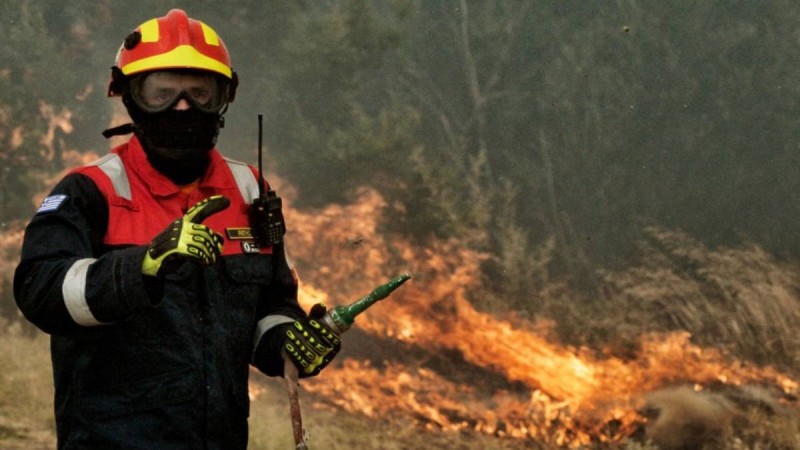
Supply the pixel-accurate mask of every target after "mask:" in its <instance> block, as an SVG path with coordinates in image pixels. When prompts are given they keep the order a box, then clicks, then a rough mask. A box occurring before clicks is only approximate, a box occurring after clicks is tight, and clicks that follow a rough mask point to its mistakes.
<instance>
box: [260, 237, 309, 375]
mask: <svg viewBox="0 0 800 450" xmlns="http://www.w3.org/2000/svg"><path fill="white" fill-rule="evenodd" d="M285 251H286V250H285V248H284V244H280V245H277V246H275V248H274V253H273V256H274V268H275V273H274V277H273V280H272V283H271V286H270V292H271V296H270V299H263V301H262V303H261V305H260V307H259V314H258V315H259V318H261V319H263V318H266V317H282V318H285V319H286V320H287V321H288V320H290V319H291V320H300V319H305V318H306V317H307V315H306V312H305V311H303V309H302V308H301V307H300V305H299V303H298V301H297V291H298V285H297V275H296V274H295V273H294V268H293V267H292V265H291V264H290V263H289V261H288V258H287V256H286V253H285ZM288 323H290V322H287V323H283V324H277V325H275V326H273V327H271V328H270V329H269V330H267V331H266V332H265V333H264V334H263V335H262V336H261V338H260V339H259V340H258V342H257V343H256V347H255V349H254V351H253V361H252V363H253V366H255V367H256V368H257V369H258V370H260V371H261V372H262V373H264V374H265V375H269V376H281V375H283V355H282V351H283V349H282V345H283V343H284V335H285V330H286V328H287V327H288V326H289V325H288Z"/></svg>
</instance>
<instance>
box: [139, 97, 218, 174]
mask: <svg viewBox="0 0 800 450" xmlns="http://www.w3.org/2000/svg"><path fill="white" fill-rule="evenodd" d="M125 106H127V109H128V113H129V114H130V116H131V118H132V119H133V122H134V124H135V127H134V133H136V136H137V137H138V138H139V141H140V142H141V143H142V147H143V148H144V151H145V153H146V154H147V160H148V161H150V164H152V165H153V167H154V168H155V169H156V170H157V171H159V172H160V173H162V174H163V175H164V176H166V177H167V178H169V179H170V180H172V181H173V182H175V183H176V184H188V183H191V182H192V181H194V180H196V179H198V178H200V177H201V176H203V174H204V173H205V171H206V169H207V168H208V165H209V164H210V162H211V149H213V148H214V145H215V144H216V143H217V136H218V135H219V129H220V125H221V122H222V119H221V116H220V114H219V113H207V112H202V111H199V110H197V109H195V108H189V109H187V110H180V111H179V110H175V109H168V110H166V111H162V112H158V113H146V112H144V111H142V110H141V109H140V108H139V107H138V106H137V105H136V104H135V103H134V102H132V101H126V102H125Z"/></svg>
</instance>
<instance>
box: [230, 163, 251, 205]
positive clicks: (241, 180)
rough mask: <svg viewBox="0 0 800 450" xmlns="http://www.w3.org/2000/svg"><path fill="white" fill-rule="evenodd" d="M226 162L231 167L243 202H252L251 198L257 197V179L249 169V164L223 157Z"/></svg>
mask: <svg viewBox="0 0 800 450" xmlns="http://www.w3.org/2000/svg"><path fill="white" fill-rule="evenodd" d="M225 162H226V163H228V168H230V169H231V173H232V174H233V179H234V180H236V186H237V187H238V188H239V192H240V193H241V194H242V198H243V199H244V201H245V202H248V203H252V202H253V200H255V199H257V198H258V180H256V176H255V175H253V171H252V170H250V166H248V165H247V164H245V163H243V162H239V161H235V160H233V159H228V158H225Z"/></svg>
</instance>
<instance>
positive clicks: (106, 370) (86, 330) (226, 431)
mask: <svg viewBox="0 0 800 450" xmlns="http://www.w3.org/2000/svg"><path fill="white" fill-rule="evenodd" d="M236 88H237V77H236V73H235V72H234V71H233V69H232V67H231V62H230V57H229V54H228V51H227V49H226V47H225V45H224V43H223V41H222V39H220V37H219V36H218V35H217V34H216V32H215V31H214V30H213V29H212V28H210V27H209V26H208V25H206V24H204V23H202V22H200V21H198V20H195V19H192V18H189V17H187V15H186V13H185V12H184V11H182V10H179V9H173V10H171V11H169V12H168V14H167V15H166V16H164V17H160V18H155V19H152V20H149V21H147V22H145V23H142V24H141V25H140V26H139V27H138V28H136V29H135V30H134V31H133V32H132V33H131V34H129V35H128V36H127V37H126V38H125V40H124V42H123V44H122V46H121V47H120V49H119V52H118V54H117V58H116V63H115V65H114V67H113V69H112V74H111V81H110V85H109V96H119V97H121V98H122V101H123V103H124V105H125V107H126V109H127V111H128V114H129V115H130V117H131V120H132V123H130V124H126V125H123V126H120V127H116V128H113V129H110V130H106V132H105V133H104V134H105V135H106V136H107V137H108V136H112V135H120V134H128V133H132V135H131V136H130V138H129V140H128V141H127V143H124V144H122V145H120V146H117V147H115V148H114V149H113V150H111V152H110V153H109V154H108V155H106V156H105V157H102V158H100V159H99V160H97V161H95V162H93V163H91V164H88V165H86V166H84V167H80V168H77V169H75V170H73V171H71V172H70V173H69V174H68V175H66V176H65V177H64V178H63V179H62V180H61V181H60V182H59V183H58V184H57V185H56V186H55V188H54V189H53V190H52V192H51V193H50V194H49V195H48V196H47V198H45V200H44V201H43V202H42V204H41V206H40V207H39V209H38V210H37V211H36V213H35V214H34V216H33V218H32V220H31V222H30V223H29V225H28V227H27V228H26V232H25V238H24V242H23V247H22V255H21V261H20V264H19V266H18V267H17V270H16V272H15V276H14V295H15V299H16V302H17V305H18V306H19V308H20V310H21V311H22V313H23V314H24V315H25V317H26V318H27V319H28V320H30V321H31V322H32V323H34V324H35V325H36V326H38V327H39V328H40V329H41V330H43V331H45V332H46V333H49V334H50V335H51V337H52V339H51V353H52V362H53V372H54V384H55V417H56V428H57V436H58V448H59V449H114V448H126V449H134V448H135V449H166V448H169V449H201V448H202V449H226V450H229V449H244V448H246V447H247V442H248V430H247V427H248V425H247V418H248V413H249V397H248V374H249V366H250V365H253V366H254V367H256V368H257V369H259V370H260V371H261V372H263V373H265V374H267V375H269V376H280V375H282V374H283V367H284V364H285V361H291V363H293V364H295V365H296V366H297V367H298V369H301V370H300V373H301V376H303V375H304V376H313V375H316V374H317V373H319V371H320V370H321V369H322V368H323V367H325V366H326V365H327V364H328V363H329V362H330V360H331V359H332V358H333V357H334V355H336V353H337V352H338V350H339V348H340V341H339V337H338V336H337V335H336V334H335V333H333V332H332V331H331V330H330V329H328V328H327V327H325V326H324V325H323V324H320V322H318V321H316V320H315V318H316V315H313V317H309V316H308V315H307V314H306V313H305V312H304V311H303V310H302V309H301V308H300V306H299V304H298V302H297V277H296V275H295V273H294V269H293V267H292V266H291V265H290V263H289V262H288V260H287V258H286V253H285V249H284V245H283V241H282V239H280V240H278V241H276V242H274V243H269V244H264V243H262V242H258V241H256V240H254V239H253V234H254V233H253V232H252V229H253V227H255V226H259V224H254V223H252V222H251V219H250V218H249V217H250V216H251V214H248V211H249V210H250V209H251V204H252V203H253V201H254V199H255V198H256V196H258V193H259V192H265V191H263V190H262V191H260V190H259V183H263V184H261V186H260V187H261V188H262V189H266V190H267V191H269V187H268V185H267V184H266V182H265V181H262V178H261V177H260V174H258V173H257V170H256V169H255V168H254V167H252V166H250V165H248V164H244V163H241V162H237V161H234V160H232V159H229V158H225V157H223V156H222V155H221V154H220V153H219V152H218V150H217V149H216V148H215V143H216V140H217V135H218V133H219V129H220V124H221V122H222V115H223V113H224V112H225V110H226V108H227V106H228V104H229V103H230V102H232V101H233V99H234V95H235V92H236ZM252 220H255V219H252ZM321 312H324V311H320V313H321Z"/></svg>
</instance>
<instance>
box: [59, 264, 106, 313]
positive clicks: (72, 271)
mask: <svg viewBox="0 0 800 450" xmlns="http://www.w3.org/2000/svg"><path fill="white" fill-rule="evenodd" d="M95 261H96V260H95V259H93V258H85V259H79V260H77V261H75V262H74V263H73V264H72V267H70V268H69V270H67V275H66V276H65V277H64V283H63V284H62V285H61V295H62V296H63V297H64V304H65V305H66V307H67V311H68V312H69V315H70V317H72V320H74V321H75V323H77V324H78V325H83V326H85V327H93V326H97V325H103V323H102V322H100V321H99V320H97V319H95V318H94V315H93V314H92V311H91V310H90V309H89V303H88V302H87V301H86V274H87V273H88V272H89V266H90V265H91V264H92V263H93V262H95Z"/></svg>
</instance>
